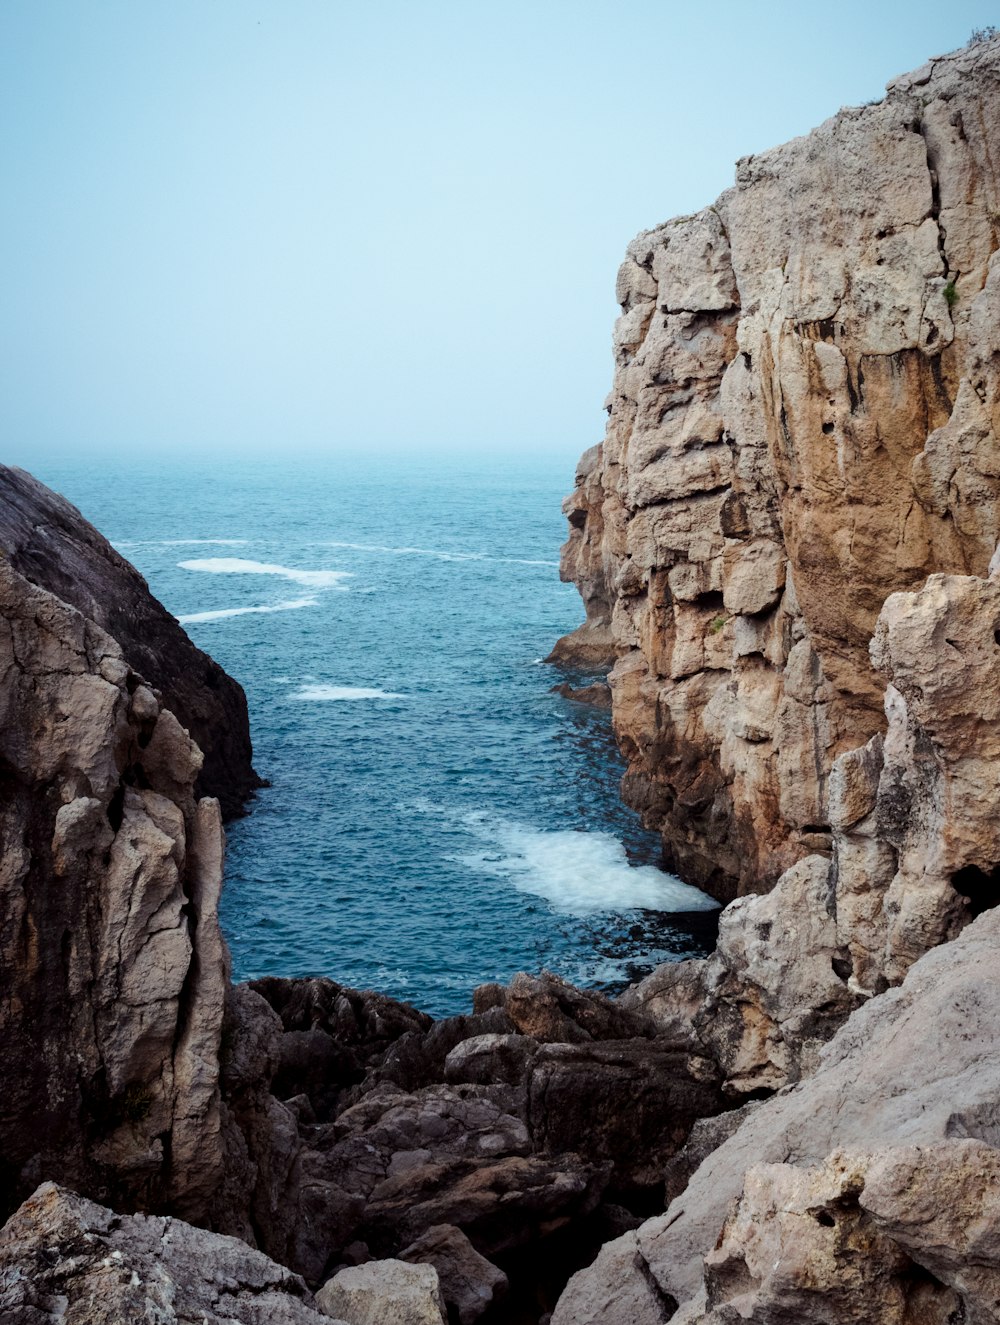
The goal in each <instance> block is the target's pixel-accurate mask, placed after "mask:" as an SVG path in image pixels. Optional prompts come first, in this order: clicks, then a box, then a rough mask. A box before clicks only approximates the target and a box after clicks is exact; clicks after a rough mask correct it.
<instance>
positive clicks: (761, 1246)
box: [693, 1155, 967, 1325]
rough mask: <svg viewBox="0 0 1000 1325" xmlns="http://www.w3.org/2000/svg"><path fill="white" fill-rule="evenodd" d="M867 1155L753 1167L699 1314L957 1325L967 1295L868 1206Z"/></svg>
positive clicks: (823, 1323)
mask: <svg viewBox="0 0 1000 1325" xmlns="http://www.w3.org/2000/svg"><path fill="white" fill-rule="evenodd" d="M864 1185H865V1176H864V1163H863V1161H857V1160H852V1159H851V1158H850V1157H849V1156H845V1155H835V1156H833V1157H831V1159H829V1160H828V1161H827V1162H826V1163H825V1164H824V1165H822V1166H820V1167H817V1168H797V1167H795V1166H793V1165H791V1164H761V1165H758V1166H756V1167H755V1168H752V1169H750V1170H749V1171H748V1172H747V1174H746V1178H745V1181H744V1187H743V1194H742V1196H741V1198H740V1202H739V1205H738V1207H737V1209H736V1211H735V1213H734V1214H732V1215H731V1216H730V1217H729V1219H727V1221H726V1224H725V1227H724V1228H723V1231H722V1234H721V1236H720V1238H719V1242H718V1245H717V1246H716V1247H715V1248H714V1249H713V1250H711V1251H710V1252H709V1253H708V1255H707V1256H706V1257H705V1288H706V1295H705V1312H704V1314H703V1315H702V1314H698V1313H695V1314H694V1316H693V1320H696V1321H700V1322H703V1325H726V1322H729V1321H732V1320H733V1319H734V1318H735V1319H749V1320H755V1321H761V1322H769V1321H773V1322H778V1321H785V1320H797V1321H803V1322H815V1323H816V1325H869V1322H871V1321H878V1322H879V1325H951V1323H952V1322H954V1321H955V1320H956V1319H959V1320H960V1319H967V1317H965V1316H964V1313H962V1312H961V1303H960V1301H959V1298H958V1295H957V1294H956V1293H955V1292H954V1291H953V1290H951V1289H949V1288H948V1287H946V1286H945V1285H944V1284H943V1283H940V1282H938V1281H936V1280H934V1279H931V1278H930V1277H929V1276H927V1275H926V1274H924V1273H922V1272H921V1271H920V1269H919V1268H918V1267H917V1266H915V1265H914V1264H913V1262H912V1261H911V1259H910V1258H909V1256H907V1255H906V1253H905V1252H904V1251H903V1250H902V1248H901V1247H900V1246H899V1245H898V1244H897V1243H896V1242H894V1241H893V1240H892V1239H891V1238H889V1237H887V1236H886V1235H885V1234H884V1233H883V1232H881V1231H880V1229H879V1227H878V1226H877V1224H876V1222H875V1221H874V1220H873V1219H872V1218H871V1217H870V1216H869V1215H868V1214H867V1213H866V1212H865V1211H864V1210H863V1209H862V1208H861V1205H860V1204H859V1201H858V1196H859V1193H860V1192H861V1191H862V1189H863V1187H864Z"/></svg>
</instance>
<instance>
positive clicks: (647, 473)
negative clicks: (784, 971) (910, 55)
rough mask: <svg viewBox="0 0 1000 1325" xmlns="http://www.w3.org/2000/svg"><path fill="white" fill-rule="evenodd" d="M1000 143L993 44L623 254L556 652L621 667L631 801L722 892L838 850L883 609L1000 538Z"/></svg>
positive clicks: (839, 124) (814, 136)
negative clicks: (566, 620)
mask: <svg viewBox="0 0 1000 1325" xmlns="http://www.w3.org/2000/svg"><path fill="white" fill-rule="evenodd" d="M998 152H1000V61H998V54H997V44H996V42H995V41H990V42H985V43H981V44H979V45H976V46H973V47H971V48H970V49H968V50H963V51H960V52H958V53H956V54H955V55H953V56H949V57H946V58H943V59H939V60H934V61H932V62H931V63H930V64H928V65H927V66H926V67H925V68H923V69H921V70H919V71H917V72H916V73H915V74H911V75H908V76H906V77H903V78H898V79H896V80H895V82H893V83H892V84H890V86H889V89H888V95H887V96H886V97H885V99H884V100H883V101H881V102H879V103H878V104H876V105H871V106H866V107H862V108H858V109H851V110H844V111H841V112H840V114H838V115H837V116H835V117H834V118H833V119H831V120H829V121H828V122H827V123H826V124H824V125H822V126H821V127H820V128H819V129H817V130H815V131H814V132H813V133H811V134H809V135H808V136H807V137H805V138H800V139H796V140H795V141H793V142H790V143H787V144H786V145H785V146H783V147H779V148H776V149H775V150H773V151H769V152H766V153H763V154H761V155H760V156H756V157H751V158H747V159H745V160H743V161H741V162H740V163H739V165H738V167H737V176H736V184H735V187H734V188H732V189H731V190H729V191H728V192H727V193H725V194H723V196H722V197H721V198H720V199H719V200H718V201H717V203H716V204H715V205H714V206H712V207H709V208H706V210H705V211H703V212H699V213H697V214H696V215H694V216H688V217H681V218H679V219H677V220H675V221H671V222H668V223H667V224H666V225H662V226H659V227H658V228H657V229H655V230H651V231H648V232H645V233H643V234H641V235H639V237H638V238H637V239H635V240H634V241H633V242H632V243H631V244H630V245H629V247H628V250H627V253H626V258H625V262H624V263H623V265H622V267H621V270H620V272H619V275H618V298H619V301H620V303H621V308H622V314H621V317H620V318H619V320H618V323H617V325H616V328H615V336H614V344H615V363H616V369H615V377H614V384H613V387H612V391H611V395H610V396H609V399H608V410H609V420H608V427H607V435H606V437H605V440H604V442H603V443H602V444H601V446H600V447H597V448H594V449H592V450H591V451H588V452H587V454H586V455H585V456H584V457H583V460H582V461H581V465H580V468H579V471H578V474H577V488H576V491H575V492H574V494H573V496H572V497H571V498H569V499H568V501H567V504H566V511H567V514H568V517H569V523H570V536H569V541H568V542H567V544H566V546H565V548H564V550H563V575H564V577H565V578H569V579H572V580H575V581H576V582H577V584H578V585H579V586H580V590H581V593H582V595H583V597H584V601H585V604H586V608H587V618H588V620H587V624H586V625H585V626H584V627H582V628H581V630H580V631H578V632H576V633H575V634H574V635H572V636H569V637H568V638H567V639H566V640H563V641H561V642H560V645H559V646H557V650H556V653H555V655H554V657H555V658H556V659H557V660H563V661H569V662H577V663H579V664H581V665H585V666H590V667H593V666H594V665H595V663H598V662H600V660H601V659H602V658H603V660H604V661H605V664H606V665H607V664H609V663H611V662H613V663H614V669H613V671H612V673H611V685H612V691H613V704H614V720H615V726H616V730H617V733H618V738H619V741H620V744H621V746H622V749H623V751H624V753H625V755H626V757H627V759H628V772H627V774H626V778H625V783H624V792H625V796H626V798H627V799H628V800H629V801H630V802H631V803H632V804H633V805H635V806H636V807H637V808H638V809H640V810H641V811H642V813H643V816H644V818H645V820H646V822H647V823H648V824H650V825H652V826H655V827H656V828H658V829H659V830H661V832H662V835H663V841H664V849H665V852H666V856H667V859H668V862H669V863H671V864H672V865H673V866H674V867H675V868H677V869H678V870H679V872H681V873H682V874H683V875H684V877H685V878H688V879H690V880H691V881H693V882H696V883H699V884H701V885H702V886H704V887H706V888H708V890H709V891H712V892H714V893H715V894H716V895H717V896H718V897H719V898H721V899H723V900H728V899H730V898H731V897H733V896H735V895H737V894H738V893H742V892H746V891H760V890H764V889H767V888H768V887H770V886H771V885H772V884H773V883H774V882H775V880H776V879H777V878H778V876H779V875H780V874H781V873H782V871H783V870H785V869H787V868H788V867H789V866H790V865H792V864H794V863H795V862H796V861H797V860H799V859H801V858H802V857H804V856H806V855H808V854H810V853H811V852H816V851H828V850H829V849H830V834H831V814H832V811H831V788H830V778H831V770H832V768H833V765H834V762H835V760H836V759H837V757H838V756H839V755H841V754H843V753H844V752H845V751H848V750H850V749H852V748H855V747H858V746H861V745H863V744H864V743H865V742H866V741H868V740H869V738H871V737H872V736H874V735H876V734H878V733H882V732H884V730H885V726H884V720H883V714H882V710H883V698H884V695H885V681H884V678H883V676H882V675H881V674H880V672H879V670H878V669H877V667H876V666H873V664H872V662H871V661H870V660H869V656H868V642H869V639H870V638H871V635H872V632H873V630H874V627H875V621H876V618H877V617H878V614H879V612H880V610H881V608H882V605H883V603H884V602H885V600H886V598H887V597H888V596H889V595H890V594H891V593H893V592H896V591H899V590H909V589H915V588H917V587H918V586H919V585H921V584H922V583H923V581H924V580H925V579H926V578H927V576H928V574H930V573H932V572H948V573H954V574H976V575H984V574H985V573H986V569H987V565H988V563H989V561H990V558H991V556H992V554H993V550H994V548H995V547H996V543H997V537H998V534H1000V503H998V493H1000V486H998V485H1000V465H998V462H997V454H998V451H997V436H996V429H997V425H998V422H1000V416H998V391H997V373H998V358H997V336H996V326H997V322H998V317H1000V267H998V266H997V263H996V261H994V257H993V255H994V251H995V249H996V247H997V244H998V227H1000V219H998V218H1000V196H998V190H1000V182H998V179H997V175H996V168H995V162H996V161H997V160H998Z"/></svg>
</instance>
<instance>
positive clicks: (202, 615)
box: [177, 598, 319, 626]
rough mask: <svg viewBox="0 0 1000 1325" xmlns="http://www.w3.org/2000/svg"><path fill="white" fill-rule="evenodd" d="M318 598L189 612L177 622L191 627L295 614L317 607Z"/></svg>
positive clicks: (293, 599)
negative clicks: (262, 615) (230, 619)
mask: <svg viewBox="0 0 1000 1325" xmlns="http://www.w3.org/2000/svg"><path fill="white" fill-rule="evenodd" d="M318 601H319V600H318V599H316V598H292V599H289V601H288V602H285V603H264V604H261V606H259V607H220V608H218V609H217V610H216V611H213V612H189V613H188V614H187V615H186V616H179V617H178V618H177V620H178V621H179V622H180V623H181V625H182V626H189V625H191V624H192V623H194V622H196V621H222V620H223V619H224V618H225V617H231V616H249V615H251V614H252V613H254V612H294V611H295V610H296V609H297V608H300V607H315V606H316V603H317V602H318Z"/></svg>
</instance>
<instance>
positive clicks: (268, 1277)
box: [0, 1183, 344, 1325]
mask: <svg viewBox="0 0 1000 1325" xmlns="http://www.w3.org/2000/svg"><path fill="white" fill-rule="evenodd" d="M330 1319H331V1317H330V1316H329V1315H328V1314H326V1313H325V1312H323V1311H321V1310H320V1309H319V1308H318V1307H317V1306H316V1304H315V1303H314V1301H313V1298H312V1296H311V1294H310V1293H309V1290H308V1289H307V1288H306V1286H305V1284H304V1283H303V1282H302V1280H301V1279H300V1278H299V1277H298V1276H297V1275H294V1274H291V1273H290V1272H289V1271H288V1270H286V1269H284V1268H283V1267H282V1266H280V1265H275V1263H274V1262H273V1261H269V1260H268V1259H267V1257H266V1256H262V1255H261V1254H260V1252H258V1251H253V1250H251V1248H250V1247H248V1246H247V1245H246V1243H245V1242H241V1241H239V1240H238V1239H237V1238H227V1237H221V1236H220V1235H219V1234H216V1233H206V1232H205V1231H204V1229H200V1228H193V1227H192V1226H191V1225H190V1224H185V1223H183V1222H182V1221H181V1220H179V1219H170V1218H162V1217H154V1216H146V1215H133V1216H131V1217H130V1216H122V1215H118V1214H115V1213H114V1212H113V1211H111V1210H107V1209H104V1208H103V1207H101V1206H99V1205H95V1204H94V1203H93V1202H92V1201H86V1200H84V1199H83V1198H82V1197H80V1196H77V1195H75V1194H74V1193H73V1192H67V1191H65V1190H63V1189H62V1188H59V1187H56V1186H55V1185H54V1184H53V1183H46V1184H44V1185H43V1186H41V1187H39V1189H38V1190H37V1191H36V1192H35V1193H34V1195H33V1196H31V1197H30V1198H29V1200H27V1201H25V1203H24V1204H23V1205H22V1206H21V1208H20V1209H19V1210H18V1211H17V1212H16V1214H15V1215H14V1216H13V1217H12V1218H11V1219H10V1220H9V1221H8V1223H7V1225H6V1226H5V1228H4V1229H3V1230H2V1231H0V1320H3V1321H4V1323H5V1325H49V1322H51V1323H52V1325H56V1322H59V1323H60V1325H124V1323H125V1322H128V1325H173V1322H187V1321H198V1322H199V1325H264V1323H265V1322H266V1323H267V1325H329V1322H330ZM341 1325H344V1323H343V1322H341Z"/></svg>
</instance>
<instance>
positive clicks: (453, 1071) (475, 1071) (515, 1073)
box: [444, 1034, 538, 1086]
mask: <svg viewBox="0 0 1000 1325" xmlns="http://www.w3.org/2000/svg"><path fill="white" fill-rule="evenodd" d="M537 1052H538V1041H537V1040H533V1039H532V1038H531V1037H530V1036H529V1035H496V1034H493V1035H473V1036H471V1037H470V1038H469V1039H468V1040H461V1041H459V1043H458V1044H456V1045H455V1047H454V1049H452V1050H451V1052H450V1053H449V1054H448V1057H447V1058H446V1059H445V1060H444V1077H445V1080H446V1081H453V1082H459V1081H468V1082H474V1083H477V1084H478V1085H481V1086H488V1085H493V1084H504V1085H510V1086H516V1085H518V1084H519V1083H520V1082H521V1081H523V1080H524V1078H525V1075H526V1073H527V1070H528V1065H529V1063H530V1062H531V1060H532V1059H533V1058H534V1056H535V1054H536V1053H537Z"/></svg>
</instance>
